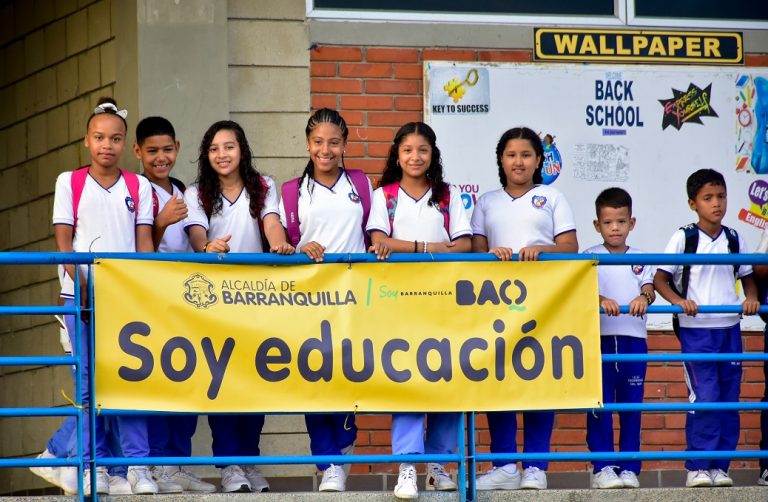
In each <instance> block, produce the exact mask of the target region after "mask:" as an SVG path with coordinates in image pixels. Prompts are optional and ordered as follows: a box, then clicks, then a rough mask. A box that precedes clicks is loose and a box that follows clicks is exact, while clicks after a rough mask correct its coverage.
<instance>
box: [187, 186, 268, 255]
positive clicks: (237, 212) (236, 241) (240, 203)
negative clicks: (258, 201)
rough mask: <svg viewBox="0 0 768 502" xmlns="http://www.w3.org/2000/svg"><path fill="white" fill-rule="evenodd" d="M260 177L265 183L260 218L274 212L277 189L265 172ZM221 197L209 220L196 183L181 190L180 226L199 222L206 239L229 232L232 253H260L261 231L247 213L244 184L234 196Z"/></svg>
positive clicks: (248, 199) (262, 250)
mask: <svg viewBox="0 0 768 502" xmlns="http://www.w3.org/2000/svg"><path fill="white" fill-rule="evenodd" d="M261 179H262V180H263V181H264V182H266V184H267V187H268V188H267V194H266V197H265V198H264V207H263V208H262V210H261V214H260V216H261V220H262V221H264V217H265V216H267V215H268V214H271V213H275V214H278V209H277V191H276V190H275V182H274V181H273V180H272V178H270V177H268V176H262V177H261ZM220 197H221V211H219V212H218V213H216V214H214V215H212V216H211V219H210V221H209V220H208V217H207V216H206V214H205V210H204V209H203V206H202V205H201V204H200V201H199V200H198V198H197V185H196V184H195V185H192V186H190V187H189V188H187V190H186V192H184V201H185V202H186V203H187V210H188V214H187V218H186V219H185V220H184V228H189V227H191V226H194V225H199V226H201V227H203V228H204V229H205V231H206V232H207V234H208V239H209V240H213V239H218V238H221V237H224V236H225V235H227V234H232V238H231V239H230V240H229V242H228V244H229V249H230V252H232V253H263V252H264V249H263V246H262V244H261V231H260V230H259V222H258V220H257V219H256V218H253V217H251V210H250V206H249V204H250V197H248V192H247V191H246V190H245V187H243V189H242V190H241V191H240V195H238V197H237V198H236V199H235V200H229V199H227V198H226V197H224V196H223V195H220Z"/></svg>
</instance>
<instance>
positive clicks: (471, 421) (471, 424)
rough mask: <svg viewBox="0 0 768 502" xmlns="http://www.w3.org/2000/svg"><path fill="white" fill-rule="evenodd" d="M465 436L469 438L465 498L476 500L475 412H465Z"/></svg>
mask: <svg viewBox="0 0 768 502" xmlns="http://www.w3.org/2000/svg"><path fill="white" fill-rule="evenodd" d="M467 436H468V438H469V451H468V454H469V456H468V457H467V469H469V486H468V487H467V493H468V495H467V500H469V501H470V502H475V500H477V483H476V479H475V478H476V477H477V476H476V473H477V461H476V459H477V452H476V448H477V444H476V441H475V412H474V411H470V412H469V413H467Z"/></svg>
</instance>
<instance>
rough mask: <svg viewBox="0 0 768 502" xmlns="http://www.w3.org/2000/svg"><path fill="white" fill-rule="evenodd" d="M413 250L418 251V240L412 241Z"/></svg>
mask: <svg viewBox="0 0 768 502" xmlns="http://www.w3.org/2000/svg"><path fill="white" fill-rule="evenodd" d="M413 252H414V253H418V252H419V242H418V241H413Z"/></svg>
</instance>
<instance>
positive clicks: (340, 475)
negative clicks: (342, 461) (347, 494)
mask: <svg viewBox="0 0 768 502" xmlns="http://www.w3.org/2000/svg"><path fill="white" fill-rule="evenodd" d="M346 488H347V475H346V474H344V468H343V467H341V466H340V465H334V464H331V466H330V467H329V468H327V469H326V470H325V471H323V480H322V481H321V482H320V486H319V487H318V490H320V491H321V492H343V491H344V490H346Z"/></svg>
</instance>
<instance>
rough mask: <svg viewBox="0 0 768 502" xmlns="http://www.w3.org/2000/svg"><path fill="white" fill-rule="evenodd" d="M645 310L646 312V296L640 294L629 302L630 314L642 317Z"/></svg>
mask: <svg viewBox="0 0 768 502" xmlns="http://www.w3.org/2000/svg"><path fill="white" fill-rule="evenodd" d="M646 312H648V298H646V297H645V295H640V296H638V297H637V298H635V299H634V300H632V301H631V302H629V314H630V315H633V316H637V317H642V316H644V315H645V313H646Z"/></svg>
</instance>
